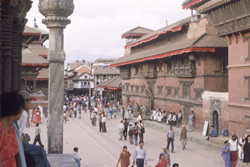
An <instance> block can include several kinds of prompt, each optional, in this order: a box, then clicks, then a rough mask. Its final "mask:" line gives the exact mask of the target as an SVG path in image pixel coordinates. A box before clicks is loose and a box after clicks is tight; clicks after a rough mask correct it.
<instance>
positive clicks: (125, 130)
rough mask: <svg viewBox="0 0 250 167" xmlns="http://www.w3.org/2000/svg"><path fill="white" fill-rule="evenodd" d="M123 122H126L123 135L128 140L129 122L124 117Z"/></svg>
mask: <svg viewBox="0 0 250 167" xmlns="http://www.w3.org/2000/svg"><path fill="white" fill-rule="evenodd" d="M123 124H124V130H123V137H124V139H125V140H127V134H128V122H127V121H126V119H124V121H123Z"/></svg>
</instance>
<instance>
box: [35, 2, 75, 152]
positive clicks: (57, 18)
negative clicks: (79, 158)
mask: <svg viewBox="0 0 250 167" xmlns="http://www.w3.org/2000/svg"><path fill="white" fill-rule="evenodd" d="M73 10H74V4H73V0H40V1H39V11H40V13H41V14H43V15H44V16H45V19H43V21H42V22H43V24H45V25H46V26H47V28H48V29H49V53H48V60H49V125H48V153H49V154H61V153H63V112H62V111H63V103H64V84H63V83H64V60H65V52H64V49H63V29H64V28H65V27H66V25H67V24H70V20H69V19H67V17H68V16H70V15H71V14H72V13H73Z"/></svg>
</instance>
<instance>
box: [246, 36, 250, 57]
mask: <svg viewBox="0 0 250 167" xmlns="http://www.w3.org/2000/svg"><path fill="white" fill-rule="evenodd" d="M246 40H247V43H248V57H247V59H246V61H247V62H249V61H250V37H247V38H246Z"/></svg>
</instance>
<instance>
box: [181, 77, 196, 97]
mask: <svg viewBox="0 0 250 167" xmlns="http://www.w3.org/2000/svg"><path fill="white" fill-rule="evenodd" d="M179 82H180V83H181V85H182V97H183V98H186V99H190V98H191V86H192V84H193V83H194V82H193V81H179Z"/></svg>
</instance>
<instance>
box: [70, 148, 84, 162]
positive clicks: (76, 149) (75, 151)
mask: <svg viewBox="0 0 250 167" xmlns="http://www.w3.org/2000/svg"><path fill="white" fill-rule="evenodd" d="M78 150H79V149H78V148H77V147H74V151H73V153H72V155H73V157H74V159H75V161H76V163H77V167H80V166H81V163H80V161H81V160H82V159H81V158H79V157H78V154H77V153H78Z"/></svg>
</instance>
